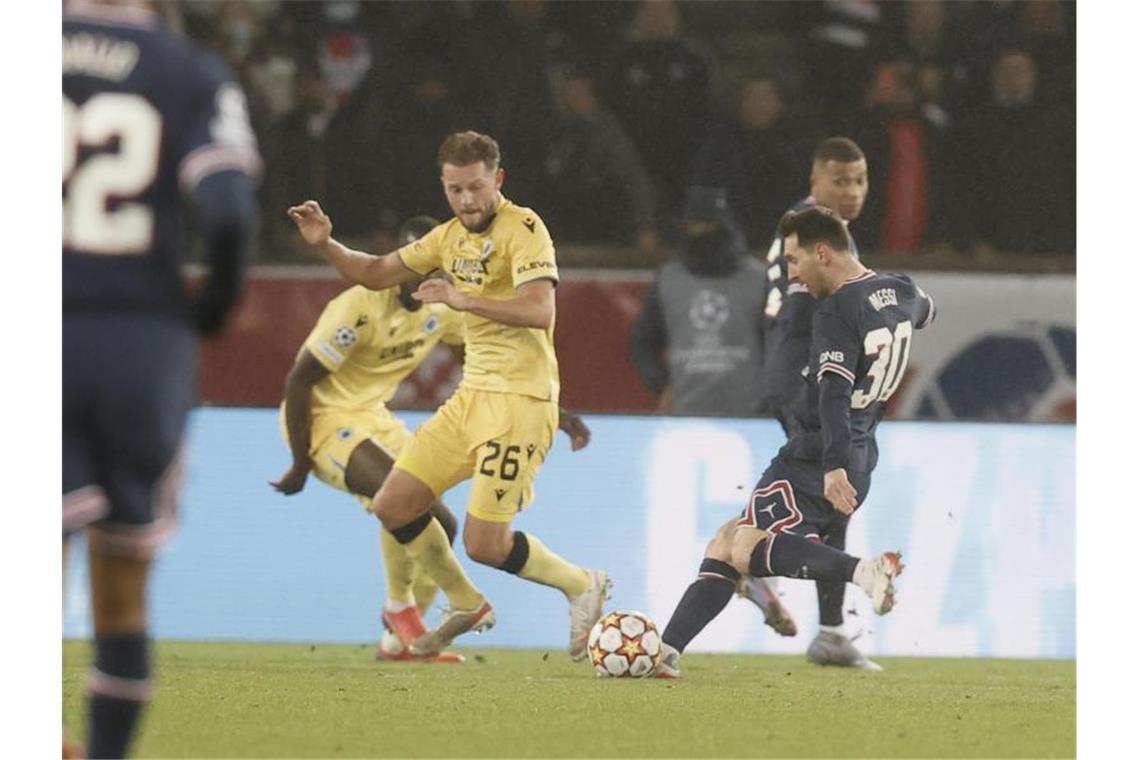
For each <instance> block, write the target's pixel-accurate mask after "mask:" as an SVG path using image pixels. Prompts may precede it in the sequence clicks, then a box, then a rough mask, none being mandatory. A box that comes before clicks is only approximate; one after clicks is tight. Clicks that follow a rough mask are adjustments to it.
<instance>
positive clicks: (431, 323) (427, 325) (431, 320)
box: [424, 314, 439, 333]
mask: <svg viewBox="0 0 1140 760" xmlns="http://www.w3.org/2000/svg"><path fill="white" fill-rule="evenodd" d="M438 329H439V317H437V316H436V315H435V314H432V315H431V316H430V317H428V318H427V321H426V322H424V332H429V333H433V332H435V331H436V330H438Z"/></svg>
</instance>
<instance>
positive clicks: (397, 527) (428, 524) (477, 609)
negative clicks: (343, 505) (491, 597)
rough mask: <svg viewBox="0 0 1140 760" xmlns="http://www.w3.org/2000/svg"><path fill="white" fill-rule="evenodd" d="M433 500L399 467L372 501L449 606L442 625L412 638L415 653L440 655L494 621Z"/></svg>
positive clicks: (375, 508) (382, 518)
mask: <svg viewBox="0 0 1140 760" xmlns="http://www.w3.org/2000/svg"><path fill="white" fill-rule="evenodd" d="M435 502H436V496H435V494H434V493H433V492H432V490H431V488H429V487H428V486H427V484H425V483H424V482H423V481H422V480H420V479H419V478H417V477H416V476H415V475H412V474H411V473H409V472H407V471H405V470H402V469H399V468H396V469H393V470H392V472H391V474H390V475H389V476H388V477H387V478H385V480H384V485H383V486H381V488H380V491H379V492H377V494H376V498H375V499H374V500H373V502H372V511H373V512H374V513H375V514H376V515H377V516H378V517H379V518H380V520H381V521H382V522H383V523H384V527H385V528H386V529H388V530H389V531H391V533H392V535H393V537H395V539H396V541H397V542H399V543H400V544H401V545H402V546H403V547H404V549H405V550H406V551H407V553H408V555H409V556H410V557H411V558H412V560H413V561H414V562H415V563H416V564H417V566H419V567H420V568H422V569H423V570H424V571H425V572H426V573H427V574H428V575H429V576H430V577H431V579H432V580H434V581H435V582H436V583H437V584H438V585H439V587H440V588H441V589H442V590H443V593H444V594H445V595H446V596H447V600H448V605H449V609H448V611H447V612H446V613H445V615H444V619H443V621H442V622H441V623H440V625H439V626H438V627H437V628H435V629H433V630H431V631H427V632H425V633H424V634H422V635H421V636H419V637H417V638H416V639H415V640H414V641H412V642H411V644H410V646H409V649H410V651H411V652H412V654H414V655H430V654H437V653H439V652H440V651H442V650H443V648H444V647H446V646H447V645H448V644H450V643H451V642H452V641H453V640H454V639H455V638H456V637H457V636H460V635H462V634H464V633H468V632H471V631H474V632H478V631H483V630H486V629H488V628H490V627H491V626H493V625H494V624H495V613H494V610H493V609H492V608H491V604H490V603H489V602H488V601H487V600H486V599H485V598H484V597H483V594H482V593H480V591H479V589H477V588H476V587H475V586H474V585H473V584H472V583H471V580H470V579H469V578H468V577H467V574H466V573H465V572H463V568H462V567H461V566H460V565H459V560H458V559H457V558H456V556H455V553H454V552H453V551H452V549H451V543H450V542H449V541H448V539H447V533H446V532H445V531H444V529H443V526H442V525H440V523H439V521H438V520H436V519H434V518H433V517H432V513H431V507H432V505H433V504H434V503H435Z"/></svg>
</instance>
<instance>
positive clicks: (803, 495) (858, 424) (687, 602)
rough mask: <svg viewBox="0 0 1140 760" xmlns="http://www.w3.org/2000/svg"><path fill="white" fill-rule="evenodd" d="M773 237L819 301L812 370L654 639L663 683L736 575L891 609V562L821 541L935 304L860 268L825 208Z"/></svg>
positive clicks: (894, 566) (895, 564) (865, 468)
mask: <svg viewBox="0 0 1140 760" xmlns="http://www.w3.org/2000/svg"><path fill="white" fill-rule="evenodd" d="M780 234H781V236H782V237H783V238H784V255H785V257H786V258H787V262H788V269H789V273H790V275H791V276H792V278H793V279H798V280H799V282H801V283H803V285H804V286H805V287H806V288H807V289H808V291H809V292H810V293H811V294H812V295H813V296H814V297H815V298H817V299H819V304H818V306H817V308H816V312H815V317H814V319H813V324H812V346H811V354H810V364H809V371H808V373H807V375H806V376H805V377H804V384H803V385H802V386H801V390H800V394H799V396H798V397H797V399H796V402H795V404H794V405H793V408H792V410H791V413H792V415H793V417H794V424H795V430H796V432H795V433H794V434H793V435H792V437H791V438H790V440H789V441H788V442H787V443H786V444H785V445H784V446H783V448H781V449H780V451H779V453H777V454H776V456H775V458H774V459H773V460H772V462H771V464H769V465H768V469H767V470H765V472H764V474H763V475H762V476H761V478H760V481H759V482H758V483H757V485H756V488H755V490H753V492H752V495H751V496H750V497H749V499H748V503H747V506H746V507H745V509H744V513H743V515H742V516H741V517H740V518H739V519H733V520H729V521H728V522H726V523H725V524H724V525H723V526H721V528H720V530H719V531H717V534H716V536H714V537H713V539H712V541H710V542H709V544H708V547H707V549H706V551H705V559H704V561H703V562H702V563H701V568H700V572H699V577H698V579H697V580H696V581H695V582H694V583H693V584H692V585H690V586H689V588H688V589H687V590H686V591H685V594H684V596H683V597H682V598H681V601H680V603H679V604H678V605H677V609H676V610H675V611H674V612H673V616H672V618H671V619H670V620H669V624H668V626H666V628H665V631H664V633H663V634H662V636H661V638H662V642H663V643H662V652H663V653H662V658H661V664H660V665H659V667H658V675H659V676H661V677H665V678H676V677H677V676H679V675H680V655H681V652H683V651H684V649H685V647H686V646H688V644H689V642H690V641H692V640H693V638H694V637H695V636H696V635H697V634H698V633H700V632H701V631H702V630H703V629H704V627H705V626H706V625H708V624H709V622H711V621H712V619H713V618H715V617H716V616H717V615H718V614H720V611H721V610H723V609H724V607H725V605H726V604H728V601H729V600H730V599H731V598H732V594H733V592H734V590H735V589H736V586H737V584H738V582H739V580H740V578H741V577H742V576H746V575H747V576H752V577H766V576H775V575H781V576H785V577H789V578H807V579H812V580H826V581H832V582H839V583H854V584H855V585H857V586H859V587H860V588H862V589H863V590H864V591H865V592H866V593H867V595H868V596H869V597H871V603H872V606H873V608H874V610H875V612H876V613H877V614H880V615H882V614H885V613H887V612H889V611H890V610H891V608H892V607H893V606H894V603H895V588H894V579H895V577H896V576H898V574H899V573H901V572H902V567H903V566H902V563H901V562H900V557H899V555H898V554H897V553H895V552H886V553H884V554H881V555H879V556H877V557H875V558H873V559H859V558H857V557H852V556H850V555H848V554H845V553H843V552H842V551H839V550H838V549H835V548H833V547H830V546H828V545H826V544H824V543H823V542H822V541H821V540H820V536H822V535H826V534H827V533H828V532H829V531H833V530H836V529H839V530H842V529H843V528H844V527H845V525H846V523H847V520H848V519H849V518H850V516H851V515H852V514H853V513H854V511H855V510H856V509H858V508H859V505H860V504H862V503H863V501H864V499H866V498H867V492H868V490H869V488H870V485H871V473H872V471H873V470H874V469H875V464H876V463H877V461H878V447H877V445H876V443H875V428H876V426H877V425H878V423H879V420H881V419H882V417H883V412H884V410H885V408H886V401H887V400H888V399H889V398H890V397H891V395H892V394H893V393H894V392H895V390H896V389H897V388H898V385H899V383H900V382H901V380H902V377H903V374H904V373H905V372H906V366H907V359H908V357H909V355H910V346H911V340H912V337H913V333H914V330H915V329H916V328H919V329H920V328H923V327H926V326H927V325H928V324H930V322H931V321H932V320H933V319H934V303H933V301H931V299H930V298H929V297H928V296H927V295H926V294H925V293H923V292H922V290H921V289H920V288H919V287H918V286H917V285H915V284H914V283H913V282H912V281H911V279H910V278H909V277H905V276H902V275H880V274H876V273H875V272H873V271H871V270H869V269H867V268H866V267H864V266H863V265H862V264H861V263H860V262H859V259H858V258H857V257H856V256H855V253H854V245H853V243H852V242H851V238H850V235H849V234H848V233H847V228H846V226H845V225H844V224H843V222H842V221H841V220H840V218H839V217H838V215H836V214H834V213H833V212H831V211H829V210H827V209H824V208H822V207H814V208H808V209H805V210H803V211H800V212H793V213H789V214H787V215H785V217H784V219H783V220H782V221H781V222H780Z"/></svg>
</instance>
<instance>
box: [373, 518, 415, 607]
mask: <svg viewBox="0 0 1140 760" xmlns="http://www.w3.org/2000/svg"><path fill="white" fill-rule="evenodd" d="M380 556H381V557H382V558H383V560H384V577H385V579H386V580H387V581H388V601H389V602H391V603H392V604H395V605H399V606H403V605H406V604H411V603H412V580H413V577H414V573H415V564H414V563H413V562H412V558H411V557H409V556H408V550H407V549H405V548H404V545H403V544H401V543H400V542H399V541H397V540H396V537H395V536H393V535H392V534H391V533H389V532H388V531H387V530H385V529H384V528H381V529H380Z"/></svg>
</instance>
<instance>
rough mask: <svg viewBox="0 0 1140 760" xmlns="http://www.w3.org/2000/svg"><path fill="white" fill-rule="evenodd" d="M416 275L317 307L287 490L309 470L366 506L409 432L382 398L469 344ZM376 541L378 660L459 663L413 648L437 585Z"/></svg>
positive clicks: (392, 546) (445, 518) (290, 420)
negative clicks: (449, 349) (380, 585)
mask: <svg viewBox="0 0 1140 760" xmlns="http://www.w3.org/2000/svg"><path fill="white" fill-rule="evenodd" d="M438 224H439V222H438V221H437V220H435V219H432V218H431V217H428V216H417V217H413V218H412V219H409V220H408V221H406V222H404V224H403V226H402V227H401V228H400V232H399V234H398V236H397V239H398V241H399V242H400V244H401V245H409V244H411V243H413V242H414V241H416V240H418V239H419V238H421V237H422V236H423V235H425V234H427V233H428V232H429V231H431V229H432V228H434V227H435V226H437V225H438ZM419 282H420V280H419V279H418V278H417V279H416V280H413V281H411V282H405V283H403V284H401V285H399V286H398V287H394V288H388V289H387V290H369V289H368V288H365V287H363V286H360V285H357V286H354V287H352V288H349V289H348V290H346V291H344V292H343V293H341V294H340V295H338V296H337V297H336V298H334V299H332V300H331V301H330V302H329V304H328V305H327V306H326V307H325V309H324V311H323V312H322V313H321V316H320V318H319V319H318V320H317V323H316V325H315V326H314V327H313V329H312V331H311V332H310V333H309V336H308V338H306V340H305V343H304V345H302V347H301V349H300V350H299V351H298V352H297V359H296V361H295V362H294V364H293V368H292V369H291V370H290V371H289V375H288V377H287V378H286V381H285V400H284V401H283V402H282V405H281V419H282V430H283V432H284V433H285V440H286V443H288V444H289V448H290V449H291V451H292V453H293V463H292V465H291V466H290V468H289V470H288V471H286V472H285V474H284V475H283V476H282V477H281V479H280V480H279V481H278V482H276V483H273V484H272V485H273V487H274V488H276V489H277V490H278V491H280V492H281V493H284V494H286V495H289V494H295V493H298V492H300V491H301V489H302V488H304V485H305V480H306V479H307V478H308V475H309V473H310V472H313V473H315V474H316V476H317V477H318V478H320V479H321V480H323V481H324V482H325V483H327V484H329V485H331V486H332V487H334V488H337V489H339V490H341V491H345V492H346V493H351V494H355V495H356V496H358V497H359V498H360V500H361V501H363V502H364V505H365V508H368V507H369V506H370V505H371V503H372V498H373V497H374V496H375V495H376V492H377V491H379V490H380V486H381V484H383V482H384V478H385V477H387V475H388V473H389V472H391V470H392V464H393V462H394V461H395V459H396V458H397V457H398V456H399V455H400V452H401V451H403V449H404V447H405V446H406V445H407V442H408V440H409V439H410V438H411V437H412V435H411V433H409V432H408V429H407V428H406V427H405V426H404V423H403V422H401V421H400V420H399V419H398V418H397V417H396V416H395V415H393V414H392V413H391V412H390V411H389V410H388V408H387V407H386V404H387V403H388V402H389V401H391V399H392V396H393V395H394V394H395V393H396V388H397V387H398V386H399V384H400V383H401V382H402V381H403V380H404V378H406V377H407V376H408V375H410V374H411V373H412V372H414V371H415V369H416V367H418V366H419V365H420V364H421V363H422V362H423V360H424V359H425V358H426V357H427V355H428V354H429V353H430V352H431V350H432V349H433V348H434V347H435V346H436V344H437V343H439V342H440V341H442V342H444V343H447V344H451V345H456V346H462V344H463V333H464V328H463V318H462V316H461V315H460V313H459V312H457V311H455V310H453V309H451V308H449V307H447V306H445V305H444V304H440V303H435V304H425V303H423V302H421V301H417V300H416V299H414V298H412V293H413V292H415V289H416V287H417V286H418V285H419ZM559 427H560V428H561V429H562V430H564V431H566V433H567V434H568V435H570V438H571V448H572V450H574V451H577V450H578V449H580V448H582V447H584V446H586V445H587V444H588V443H589V437H590V431H589V428H587V427H586V425H585V423H584V422H582V420H581V419H580V418H579V417H578V416H577V415H574V414H570V413H568V412H566V411H564V410H563V411H561V414H560V415H559ZM431 513H432V515H433V517H434V518H435V519H436V520H438V521H439V523H440V525H441V526H442V527H443V530H444V532H445V533H447V538H448V542H449V543H454V541H455V535H456V526H457V524H456V520H455V515H453V514H452V513H451V512H450V511H449V510H448V509H447V507H446V506H444V505H443V503H442V502H440V501H438V500H437V501H435V503H433V504H432V505H431ZM380 545H381V555H382V558H383V561H384V568H385V573H384V575H385V578H386V580H387V599H386V601H385V603H384V606H383V612H382V615H381V617H382V620H383V621H384V626H385V628H387V632H386V633H385V634H384V635H383V637H382V638H381V640H380V646H379V647H378V649H377V651H376V658H377V659H379V660H421V659H427V660H430V661H434V662H462V661H463V657H462V656H461V655H458V654H454V653H451V652H441V653H439V654H437V655H430V656H428V657H415V656H414V655H412V654H411V653H410V652H409V651H408V649H407V645H408V644H409V643H410V642H412V641H413V640H415V639H416V638H419V637H420V636H422V635H423V634H424V633H426V631H427V628H426V626H425V624H424V621H423V614H424V613H426V612H427V610H428V608H429V607H430V606H431V602H432V600H433V599H434V598H435V595H436V591H438V588H439V587H438V586H437V585H436V583H435V581H433V580H432V579H431V578H430V577H428V575H427V574H426V573H423V572H422V571H420V570H418V569H417V568H416V566H415V564H414V563H413V562H412V561H411V559H410V558H409V557H408V553H407V550H405V549H404V546H403V545H402V544H401V543H400V542H398V541H397V540H396V539H395V537H393V536H392V534H391V533H390V532H388V531H386V530H384V529H383V528H381V529H380Z"/></svg>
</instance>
